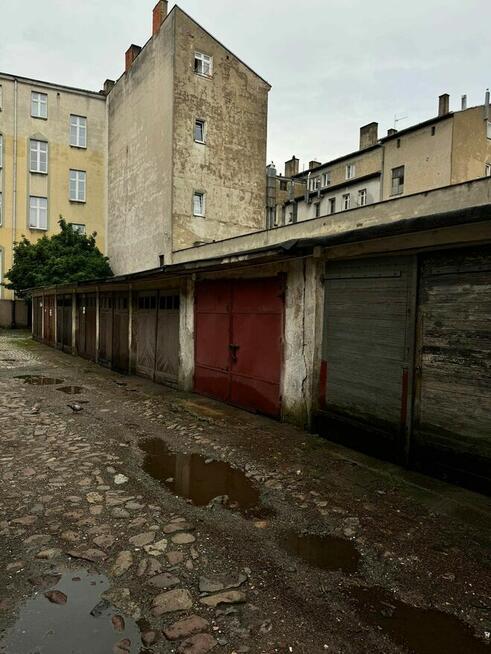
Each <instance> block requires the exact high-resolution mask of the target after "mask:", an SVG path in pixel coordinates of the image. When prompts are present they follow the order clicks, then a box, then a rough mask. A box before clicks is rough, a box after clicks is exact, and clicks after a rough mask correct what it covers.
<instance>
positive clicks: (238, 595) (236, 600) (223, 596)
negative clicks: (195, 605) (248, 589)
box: [200, 590, 246, 607]
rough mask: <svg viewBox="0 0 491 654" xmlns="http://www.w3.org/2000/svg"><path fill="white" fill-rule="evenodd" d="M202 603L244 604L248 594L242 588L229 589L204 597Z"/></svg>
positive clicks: (208, 604) (212, 604) (211, 604)
mask: <svg viewBox="0 0 491 654" xmlns="http://www.w3.org/2000/svg"><path fill="white" fill-rule="evenodd" d="M200 601H201V604H206V606H212V607H216V606H218V605H219V604H243V603H244V602H245V601H246V595H245V593H243V592H242V591H240V590H228V591H226V592H223V593H218V594H217V595H210V597H203V598H202V599H201V600H200Z"/></svg>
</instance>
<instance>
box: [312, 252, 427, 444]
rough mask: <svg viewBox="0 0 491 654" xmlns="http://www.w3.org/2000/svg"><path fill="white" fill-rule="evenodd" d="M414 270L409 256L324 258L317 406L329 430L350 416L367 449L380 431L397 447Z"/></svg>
mask: <svg viewBox="0 0 491 654" xmlns="http://www.w3.org/2000/svg"><path fill="white" fill-rule="evenodd" d="M414 271H415V261H414V259H413V258H412V257H397V258H395V257H394V258H392V257H391V258H384V259H366V260H358V261H340V262H333V263H329V264H327V268H326V278H325V313H324V339H323V357H322V358H323V361H322V371H321V407H322V408H323V409H324V410H325V411H326V412H328V413H329V414H330V415H331V416H332V418H333V425H334V429H333V431H332V434H331V435H333V437H335V430H336V424H339V427H340V428H341V427H342V425H343V423H344V424H346V422H348V423H349V422H351V423H353V422H354V424H356V425H359V426H361V428H362V429H361V433H362V434H365V435H364V436H363V438H365V439H366V446H367V447H368V448H371V449H374V448H375V449H376V448H377V442H376V441H377V439H378V438H379V437H383V436H386V437H389V438H390V440H392V442H393V443H394V444H395V450H396V451H397V452H399V451H402V449H403V448H404V444H405V441H406V429H407V425H406V423H407V415H408V402H409V399H408V366H409V362H410V358H411V352H412V334H413V331H414V328H411V325H412V324H414V322H413V320H414V310H413V309H412V305H413V301H412V298H413V291H412V289H413V288H414V275H415V272H414ZM365 428H367V429H368V431H369V432H371V435H370V434H369V433H366V432H364V429H365ZM341 440H342V439H341ZM382 440H385V439H383V438H382Z"/></svg>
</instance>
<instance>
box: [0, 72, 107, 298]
mask: <svg viewBox="0 0 491 654" xmlns="http://www.w3.org/2000/svg"><path fill="white" fill-rule="evenodd" d="M0 85H1V86H2V95H3V107H2V111H0V134H2V135H3V169H0V193H2V196H3V221H2V223H1V224H0V250H2V249H3V257H2V258H3V274H4V273H5V272H7V271H8V270H9V269H10V267H11V265H12V243H13V242H14V241H18V240H20V238H21V237H22V235H25V236H26V237H27V238H29V240H31V241H37V240H38V238H40V237H41V236H43V235H44V234H46V233H47V234H48V235H49V234H54V233H56V232H58V230H59V228H58V220H59V217H60V215H62V216H63V217H64V218H65V219H66V220H67V222H71V223H77V224H82V225H85V227H86V231H87V233H91V232H94V231H96V232H97V235H98V236H97V244H98V246H99V248H100V249H101V250H102V251H104V250H105V240H106V239H105V236H106V234H105V225H106V201H105V198H106V103H105V97H104V96H102V95H100V94H98V93H90V92H85V91H78V90H76V89H69V88H66V87H61V86H56V85H53V84H44V83H43V82H37V81H35V80H28V79H24V78H18V79H17V87H16V83H15V78H13V77H12V76H8V75H7V76H3V75H0ZM16 88H17V91H16ZM31 91H35V92H40V93H45V94H46V95H47V96H48V117H47V119H42V118H33V117H32V116H31ZM16 96H17V98H16ZM16 104H17V125H16V126H15V119H14V113H15V105H16ZM70 114H74V115H79V116H85V117H86V118H87V148H86V149H84V148H77V147H72V146H70V138H69V137H70V123H69V121H70ZM30 138H34V139H39V140H43V141H47V142H48V174H47V175H45V174H38V173H35V174H33V173H30V172H29V139H30ZM15 142H16V146H17V152H16V161H17V175H16V180H15V181H16V189H15V203H14V150H15ZM70 169H74V170H83V171H86V173H87V178H86V202H84V203H80V202H71V201H70V198H69V171H70ZM30 195H35V196H41V197H46V198H47V199H48V228H47V230H46V231H44V230H35V229H31V228H30V227H29V196H30ZM14 204H15V215H14ZM0 272H1V271H0ZM2 296H3V297H4V298H7V297H11V293H10V291H7V290H5V289H3V290H2V287H0V297H2Z"/></svg>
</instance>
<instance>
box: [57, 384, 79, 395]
mask: <svg viewBox="0 0 491 654" xmlns="http://www.w3.org/2000/svg"><path fill="white" fill-rule="evenodd" d="M56 390H57V391H60V393H65V394H66V395H81V394H82V393H83V392H84V390H85V388H84V387H83V386H61V387H60V388H57V389H56Z"/></svg>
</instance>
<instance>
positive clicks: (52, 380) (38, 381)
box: [15, 375, 65, 386]
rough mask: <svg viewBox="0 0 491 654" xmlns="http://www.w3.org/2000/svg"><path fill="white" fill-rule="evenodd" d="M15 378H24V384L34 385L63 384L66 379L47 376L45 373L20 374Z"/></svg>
mask: <svg viewBox="0 0 491 654" xmlns="http://www.w3.org/2000/svg"><path fill="white" fill-rule="evenodd" d="M15 379H23V380H24V384H31V385H32V386H54V385H58V384H63V382H64V381H65V380H64V379H57V378H56V377H45V376H44V375H18V376H17V377H15Z"/></svg>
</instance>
